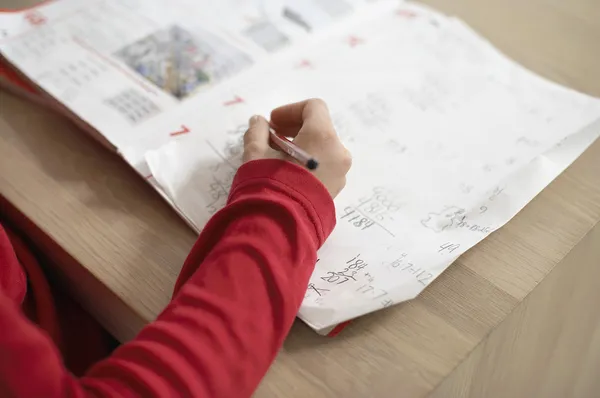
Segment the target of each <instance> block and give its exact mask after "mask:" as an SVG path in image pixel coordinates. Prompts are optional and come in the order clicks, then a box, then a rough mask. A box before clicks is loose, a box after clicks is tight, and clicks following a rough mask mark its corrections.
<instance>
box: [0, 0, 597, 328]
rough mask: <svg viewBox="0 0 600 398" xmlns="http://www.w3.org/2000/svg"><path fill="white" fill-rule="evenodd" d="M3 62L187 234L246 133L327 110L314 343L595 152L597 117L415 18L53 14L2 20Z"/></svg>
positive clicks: (574, 97)
mask: <svg viewBox="0 0 600 398" xmlns="http://www.w3.org/2000/svg"><path fill="white" fill-rule="evenodd" d="M0 52H1V54H2V57H3V60H4V62H6V63H8V64H10V65H11V66H12V67H14V68H15V70H17V71H18V72H19V73H21V74H22V76H23V77H25V78H27V79H28V80H29V81H30V82H31V83H32V84H34V85H35V86H36V88H37V89H38V90H39V91H40V92H43V93H45V95H46V99H45V101H47V102H48V103H53V104H54V106H55V107H56V109H59V110H61V111H62V112H64V113H67V114H69V115H71V117H73V118H76V119H77V120H79V121H80V123H82V124H84V125H85V126H86V127H87V130H88V131H90V132H92V133H93V134H95V135H96V136H97V137H102V138H101V141H105V142H106V143H109V144H110V146H112V147H113V148H114V149H115V150H117V151H118V152H119V153H120V154H121V155H122V157H123V158H124V160H125V161H127V162H128V163H129V164H131V166H132V167H134V168H135V169H136V170H137V171H138V172H139V174H140V175H141V176H143V177H144V178H146V179H147V180H148V181H149V183H150V184H152V185H153V186H154V187H155V188H156V189H157V191H159V192H160V193H161V195H163V197H164V198H165V199H166V200H167V201H168V202H169V203H170V204H171V205H172V206H173V208H174V209H175V210H176V211H177V212H178V213H179V214H180V215H181V216H182V217H183V218H184V219H185V220H186V221H187V223H188V224H189V225H190V226H191V227H192V228H194V229H195V230H197V231H199V230H201V229H202V227H203V226H204V224H205V223H206V222H207V220H208V219H209V218H210V217H211V216H212V215H213V214H214V213H215V212H217V211H218V210H219V209H220V208H221V207H223V206H224V205H225V203H226V200H227V196H228V190H229V186H230V184H231V181H232V179H233V175H234V174H235V172H236V170H237V167H239V165H240V164H241V138H242V136H243V133H244V131H245V130H246V128H247V120H248V118H249V116H251V115H253V114H262V115H264V116H267V117H268V115H269V112H270V110H271V109H273V108H275V107H277V106H279V105H282V104H285V103H289V102H294V101H299V100H303V99H306V98H311V97H320V98H323V99H324V100H325V101H326V102H327V103H328V105H329V108H330V111H331V114H332V118H333V120H334V124H335V127H336V130H337V132H338V134H339V136H340V137H341V139H342V141H343V142H344V144H345V145H346V147H347V148H348V149H349V150H350V152H351V153H352V155H353V167H352V170H351V171H350V173H349V175H348V184H347V187H346V189H345V190H344V191H343V192H342V194H340V196H339V197H338V198H336V201H335V205H336V212H337V226H336V228H335V230H334V232H333V234H332V235H331V237H330V238H329V239H328V240H327V242H326V243H325V245H324V246H323V248H322V249H321V250H320V252H319V256H318V257H319V260H318V262H317V264H316V269H315V272H314V274H313V276H312V277H311V281H310V284H309V286H308V289H307V292H306V296H305V299H304V302H303V304H302V307H301V309H300V313H299V317H300V318H301V319H303V320H304V321H305V322H306V323H307V324H308V325H309V326H311V327H312V328H313V329H315V330H317V331H319V332H322V333H323V332H327V331H329V330H331V328H332V327H334V326H335V325H338V324H340V323H343V322H345V321H347V320H350V319H352V318H356V317H358V316H360V315H363V314H366V313H369V312H372V311H376V310H379V309H382V308H385V307H389V306H392V305H394V304H398V303H400V302H403V301H406V300H410V299H411V298H414V297H415V296H417V295H418V294H419V293H420V292H421V291H423V289H425V288H426V287H427V286H428V285H429V284H430V283H432V282H433V281H434V280H435V278H436V277H437V276H439V275H440V274H441V273H442V272H443V271H444V270H445V269H446V268H447V267H448V266H449V265H450V264H451V263H452V262H453V261H454V260H455V259H456V258H458V256H460V255H461V254H462V253H464V252H465V251H466V250H468V249H469V248H471V247H473V246H474V245H475V244H477V243H478V242H480V241H481V240H482V239H484V238H485V237H486V236H487V235H489V234H490V233H492V232H494V231H495V230H497V229H498V228H500V227H501V226H502V225H504V224H505V223H506V222H508V221H509V220H510V219H511V218H512V217H513V216H514V215H515V214H516V213H518V212H519V211H520V210H521V209H522V208H523V207H524V206H525V205H526V204H527V203H528V202H529V201H530V200H531V199H533V198H534V197H535V195H537V194H538V193H539V192H540V191H541V190H542V189H543V188H544V187H545V186H546V185H548V184H549V183H550V182H551V181H552V180H553V179H554V178H555V177H556V176H557V175H558V174H560V173H561V172H562V171H563V170H564V169H565V168H566V167H567V166H568V165H569V164H570V163H571V162H572V161H573V160H575V159H576V158H577V157H578V156H579V155H580V154H581V153H582V152H583V151H584V150H585V149H586V148H587V147H588V146H589V145H590V144H591V143H592V142H593V141H594V140H595V139H596V138H597V137H598V136H599V135H600V121H599V120H600V100H598V99H595V98H592V97H589V96H586V95H584V94H581V93H578V92H575V91H573V90H570V89H567V88H565V87H562V86H559V85H557V84H555V83H552V82H550V81H547V80H545V79H543V78H541V77H539V76H537V75H535V74H534V73H532V72H530V71H528V70H526V69H524V68H523V67H521V66H520V65H518V64H517V63H515V62H514V61H512V60H510V59H509V58H507V57H506V56H505V55H503V54H502V53H501V52H499V51H498V50H496V49H495V48H494V47H493V46H492V45H491V44H490V43H488V42H487V41H486V40H484V39H483V38H481V37H480V36H479V35H478V34H477V33H475V32H474V31H473V30H471V29H470V28H469V27H468V26H467V25H465V24H464V23H463V22H461V21H460V20H459V19H456V18H454V17H451V16H446V15H443V14H440V13H438V12H435V11H434V10H432V9H430V8H426V7H423V6H420V5H418V4H416V3H405V2H399V1H385V0H380V1H371V2H369V1H363V0H354V1H351V0H326V1H317V0H313V1H300V0H297V1H294V0H281V1H275V0H271V1H269V0H263V1H258V0H256V1H241V0H240V1H236V0H227V1H192V0H172V1H166V0H95V1H85V2H84V1H77V0H56V1H53V2H48V3H46V4H44V5H42V6H40V7H37V8H35V9H31V10H25V11H22V12H13V13H0ZM489 266H493V264H490V265H489ZM465 288H467V289H468V286H466V287H465Z"/></svg>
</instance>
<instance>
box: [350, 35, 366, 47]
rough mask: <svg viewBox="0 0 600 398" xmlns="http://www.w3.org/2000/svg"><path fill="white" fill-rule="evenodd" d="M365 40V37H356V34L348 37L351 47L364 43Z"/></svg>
mask: <svg viewBox="0 0 600 398" xmlns="http://www.w3.org/2000/svg"><path fill="white" fill-rule="evenodd" d="M364 42H365V41H364V40H363V39H361V38H360V37H356V36H350V37H348V44H349V45H350V47H356V46H358V45H359V44H363V43H364Z"/></svg>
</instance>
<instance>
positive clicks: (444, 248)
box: [438, 242, 460, 254]
mask: <svg viewBox="0 0 600 398" xmlns="http://www.w3.org/2000/svg"><path fill="white" fill-rule="evenodd" d="M459 248H460V244H458V243H451V242H446V243H444V244H443V245H441V246H440V248H439V250H438V253H442V254H443V253H452V252H454V251H455V250H457V249H459Z"/></svg>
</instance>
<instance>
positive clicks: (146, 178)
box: [144, 174, 154, 180]
mask: <svg viewBox="0 0 600 398" xmlns="http://www.w3.org/2000/svg"><path fill="white" fill-rule="evenodd" d="M152 177H154V176H153V175H152V174H148V175H147V176H146V177H144V180H149V179H151V178H152Z"/></svg>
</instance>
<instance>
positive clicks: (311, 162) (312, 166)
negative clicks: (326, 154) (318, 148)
mask: <svg viewBox="0 0 600 398" xmlns="http://www.w3.org/2000/svg"><path fill="white" fill-rule="evenodd" d="M318 166H319V162H317V161H316V160H314V159H310V160H309V161H308V162H306V167H307V168H308V169H309V170H314V169H316V168H317V167H318Z"/></svg>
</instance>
